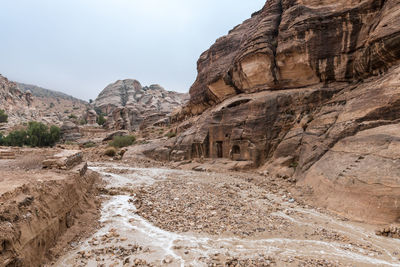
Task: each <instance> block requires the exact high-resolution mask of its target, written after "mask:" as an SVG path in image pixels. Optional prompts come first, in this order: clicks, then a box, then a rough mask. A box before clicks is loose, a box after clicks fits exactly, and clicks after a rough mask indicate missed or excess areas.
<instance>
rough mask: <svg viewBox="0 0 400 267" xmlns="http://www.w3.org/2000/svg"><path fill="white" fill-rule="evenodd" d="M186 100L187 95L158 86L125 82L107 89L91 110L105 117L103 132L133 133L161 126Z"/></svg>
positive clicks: (118, 82)
mask: <svg viewBox="0 0 400 267" xmlns="http://www.w3.org/2000/svg"><path fill="white" fill-rule="evenodd" d="M188 99H189V95H188V94H182V93H177V92H172V91H167V90H165V89H164V88H162V87H161V86H160V85H150V86H145V87H143V86H142V85H141V84H140V82H138V81H137V80H133V79H127V80H119V81H116V82H115V83H112V84H110V85H108V86H107V87H106V88H105V89H104V90H103V91H102V92H101V93H100V94H99V96H98V97H97V99H96V100H95V102H94V106H95V108H96V110H98V111H101V112H102V113H104V114H105V115H107V116H108V120H107V125H106V127H107V128H109V129H115V130H121V129H124V130H135V129H139V128H140V127H141V126H142V127H145V126H146V125H151V124H153V123H157V122H160V123H162V122H164V121H165V120H167V117H168V115H170V114H171V113H172V111H174V110H175V109H176V108H178V107H180V106H182V105H183V104H185V103H186V101H187V100H188Z"/></svg>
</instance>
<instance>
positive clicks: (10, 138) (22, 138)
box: [3, 130, 28, 147]
mask: <svg viewBox="0 0 400 267" xmlns="http://www.w3.org/2000/svg"><path fill="white" fill-rule="evenodd" d="M3 140H4V145H6V146H19V147H22V146H24V145H26V144H28V137H27V133H26V131H25V130H15V131H12V132H11V133H9V134H8V135H7V136H6V137H5V138H3Z"/></svg>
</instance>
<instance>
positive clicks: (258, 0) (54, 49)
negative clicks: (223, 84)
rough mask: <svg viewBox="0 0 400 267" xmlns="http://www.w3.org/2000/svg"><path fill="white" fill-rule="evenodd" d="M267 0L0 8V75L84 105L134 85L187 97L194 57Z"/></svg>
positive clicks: (58, 1)
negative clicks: (122, 83)
mask: <svg viewBox="0 0 400 267" xmlns="http://www.w3.org/2000/svg"><path fill="white" fill-rule="evenodd" d="M264 3H265V0H246V1H243V0H34V1H33V0H0V36H1V38H0V73H1V74H3V75H4V76H6V77H7V78H9V79H10V80H14V81H19V82H24V83H31V84H36V85H39V86H42V87H45V88H49V89H55V90H59V91H62V92H65V93H68V94H71V95H73V96H76V97H79V98H82V99H85V100H88V99H89V98H92V99H95V98H96V96H97V95H98V93H99V92H100V91H101V90H102V89H103V88H104V87H105V86H107V85H108V84H109V83H111V82H114V81H116V80H118V79H127V78H133V79H137V80H139V81H140V82H141V83H142V85H150V84H154V83H158V84H160V85H162V86H163V87H165V88H166V89H167V90H174V91H179V92H188V90H189V87H190V85H191V84H192V83H193V82H194V80H195V78H196V73H197V72H196V62H197V59H198V58H199V56H200V54H201V53H202V52H203V51H205V50H206V49H208V48H209V47H210V46H211V45H212V44H213V43H214V42H215V40H216V39H217V38H218V37H220V36H222V35H225V34H227V33H228V31H229V30H230V29H232V28H233V27H234V26H236V25H237V24H239V23H241V22H242V21H243V20H245V19H247V18H249V17H250V15H251V14H252V13H253V12H255V11H258V10H259V9H261V8H262V6H263V5H264Z"/></svg>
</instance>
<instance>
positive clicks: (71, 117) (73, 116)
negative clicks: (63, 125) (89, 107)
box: [68, 114, 78, 120]
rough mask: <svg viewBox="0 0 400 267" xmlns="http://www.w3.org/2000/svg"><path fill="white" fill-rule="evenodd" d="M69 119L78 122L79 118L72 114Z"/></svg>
mask: <svg viewBox="0 0 400 267" xmlns="http://www.w3.org/2000/svg"><path fill="white" fill-rule="evenodd" d="M68 118H70V119H73V120H76V119H77V118H78V117H77V116H76V115H74V114H70V115H69V116H68Z"/></svg>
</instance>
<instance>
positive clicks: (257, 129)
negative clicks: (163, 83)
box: [147, 0, 400, 223]
mask: <svg viewBox="0 0 400 267" xmlns="http://www.w3.org/2000/svg"><path fill="white" fill-rule="evenodd" d="M399 15H400V3H399V2H398V1H397V0H386V1H383V0H382V1H375V0H364V1H358V0H357V1H342V0H340V1H331V0H323V1H314V0H269V1H267V3H266V5H265V6H264V8H263V9H262V10H261V11H259V12H257V13H255V14H253V16H252V18H251V19H249V20H247V21H245V22H244V23H243V24H241V25H239V26H237V27H235V28H234V29H233V30H232V31H231V32H230V33H229V34H228V35H227V36H225V37H222V38H220V39H218V40H217V41H216V43H215V44H214V45H213V46H212V47H211V48H210V49H209V50H208V51H206V52H204V53H203V54H202V55H201V57H200V59H199V61H198V77H197V79H196V81H195V83H194V84H193V86H192V87H191V89H190V97H191V98H190V101H189V103H188V104H187V105H186V106H184V107H183V108H182V110H181V111H180V112H179V113H176V114H174V121H177V122H180V124H179V125H178V126H177V133H178V136H177V137H176V138H174V139H171V140H170V141H168V143H164V146H162V147H159V148H155V149H153V150H152V151H148V152H147V155H163V156H162V158H163V159H166V160H183V159H191V158H198V157H204V158H208V157H210V158H219V157H220V158H231V159H233V160H246V161H248V160H251V161H253V166H254V167H260V168H262V170H264V171H265V172H268V173H269V174H270V175H279V176H289V177H293V178H295V179H297V180H298V185H300V186H302V187H303V188H307V189H309V190H308V191H304V192H303V193H307V192H308V193H310V194H311V195H310V197H311V198H312V199H313V200H314V201H315V202H314V203H319V204H320V205H323V206H326V207H328V208H330V209H333V210H336V211H339V212H342V213H344V214H346V215H348V216H349V217H352V218H354V219H357V220H367V221H370V222H385V223H386V222H393V221H399V220H400V206H398V204H397V203H400V202H399V201H400V191H399V190H400V173H399V172H398V169H399V168H398V166H399V161H400V155H399V154H398V152H396V151H397V150H398V145H399V144H398V142H399V140H400V139H399V137H400V136H399V135H398V130H396V129H398V127H399V125H400V65H399V62H400V16H399ZM184 119H186V120H184ZM354 203H356V204H354Z"/></svg>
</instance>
